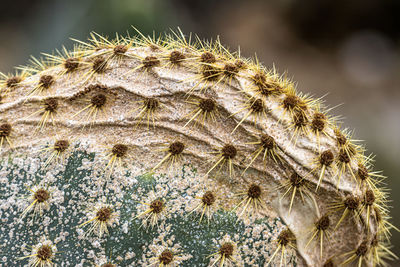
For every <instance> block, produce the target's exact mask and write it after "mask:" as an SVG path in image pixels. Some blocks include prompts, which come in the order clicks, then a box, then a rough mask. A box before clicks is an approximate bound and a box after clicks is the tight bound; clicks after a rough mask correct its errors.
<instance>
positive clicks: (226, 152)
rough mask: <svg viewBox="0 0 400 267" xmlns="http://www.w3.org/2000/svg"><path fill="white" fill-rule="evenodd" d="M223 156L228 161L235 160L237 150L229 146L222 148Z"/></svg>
mask: <svg viewBox="0 0 400 267" xmlns="http://www.w3.org/2000/svg"><path fill="white" fill-rule="evenodd" d="M221 152H222V156H223V157H224V158H226V159H233V158H234V157H235V156H236V154H237V149H236V147H234V146H233V145H230V144H227V145H225V146H224V147H223V148H222V151H221Z"/></svg>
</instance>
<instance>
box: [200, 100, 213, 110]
mask: <svg viewBox="0 0 400 267" xmlns="http://www.w3.org/2000/svg"><path fill="white" fill-rule="evenodd" d="M199 107H200V109H201V110H202V111H203V112H213V111H214V110H215V108H216V104H215V101H214V100H212V99H210V98H206V99H201V100H200V103H199Z"/></svg>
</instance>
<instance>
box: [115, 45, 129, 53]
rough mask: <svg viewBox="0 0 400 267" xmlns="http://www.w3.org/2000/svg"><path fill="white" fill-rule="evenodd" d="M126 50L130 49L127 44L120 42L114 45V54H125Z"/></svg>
mask: <svg viewBox="0 0 400 267" xmlns="http://www.w3.org/2000/svg"><path fill="white" fill-rule="evenodd" d="M126 51H128V47H127V46H126V45H122V44H120V45H116V46H115V47H114V54H116V55H122V54H125V53H126Z"/></svg>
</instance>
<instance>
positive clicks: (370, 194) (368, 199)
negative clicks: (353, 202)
mask: <svg viewBox="0 0 400 267" xmlns="http://www.w3.org/2000/svg"><path fill="white" fill-rule="evenodd" d="M375 199H376V198H375V194H374V191H372V190H370V189H369V190H367V191H365V195H364V204H365V205H367V206H372V205H373V204H374V202H375Z"/></svg>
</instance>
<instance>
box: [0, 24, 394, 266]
mask: <svg viewBox="0 0 400 267" xmlns="http://www.w3.org/2000/svg"><path fill="white" fill-rule="evenodd" d="M193 40H194V41H193ZM193 40H192V36H189V37H185V36H184V34H182V32H181V31H180V29H178V30H177V31H172V32H171V33H170V34H166V35H165V36H163V37H160V38H155V37H147V36H144V35H143V34H141V33H140V32H138V34H137V36H135V37H129V36H128V37H121V36H119V35H117V36H116V38H115V39H112V40H109V39H107V38H106V37H103V36H101V35H99V34H96V33H92V34H91V36H90V38H89V40H88V41H87V42H82V41H78V40H76V45H75V46H74V48H73V49H72V50H67V49H65V48H63V49H62V50H61V51H58V50H57V51H56V52H55V53H53V54H43V58H40V59H38V58H34V57H32V59H31V63H30V65H29V66H23V67H19V68H18V71H17V73H16V74H15V75H13V74H9V75H5V74H2V75H1V76H2V80H0V89H1V91H0V96H1V98H0V99H1V103H0V111H1V116H0V149H1V155H2V156H1V163H0V176H1V180H0V182H1V187H0V188H1V189H0V196H1V200H2V201H1V206H0V215H1V226H0V232H1V235H0V240H1V253H0V256H1V258H0V259H1V263H2V265H3V266H23V265H28V266H55V265H59V266H103V267H106V266H220V267H222V266H338V265H356V266H380V265H385V262H386V260H391V259H394V258H397V257H396V255H395V254H394V253H392V252H391V251H390V240H389V239H390V235H391V234H390V231H391V230H392V229H395V230H397V228H396V227H395V226H394V225H392V224H391V223H390V214H389V212H388V205H387V203H388V194H387V190H386V189H385V188H383V183H384V181H383V180H384V178H385V177H384V176H383V175H382V174H381V172H376V171H374V170H373V169H372V164H373V157H371V156H366V155H365V154H366V151H365V148H364V147H363V145H362V144H360V143H359V142H357V141H355V140H353V139H352V133H351V131H349V130H347V129H341V126H340V122H339V121H338V120H337V118H335V117H334V116H331V115H329V114H328V113H329V109H328V108H327V107H326V106H325V105H324V104H323V101H322V99H320V98H316V99H315V98H313V97H311V96H309V95H306V94H302V93H299V92H298V91H297V89H296V85H295V83H294V82H293V81H292V80H290V79H288V78H287V77H286V75H279V74H278V73H277V72H276V70H275V69H274V68H273V69H267V68H265V67H263V66H262V65H261V64H260V63H259V62H258V60H257V59H256V58H255V59H245V58H242V57H241V56H240V52H230V51H229V50H228V49H227V48H225V47H223V46H222V45H221V42H220V40H219V39H217V40H216V41H215V42H206V41H202V40H200V38H198V37H195V38H193Z"/></svg>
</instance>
